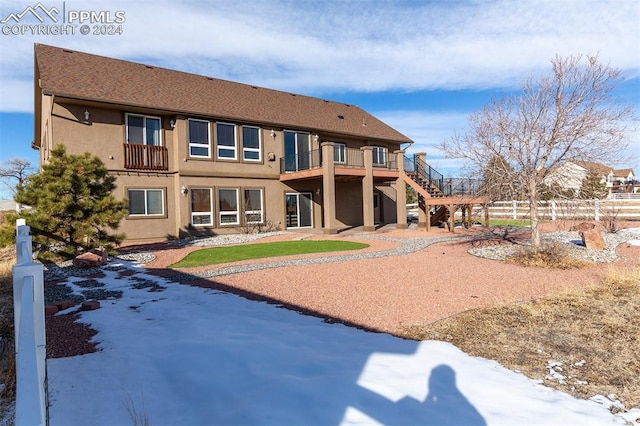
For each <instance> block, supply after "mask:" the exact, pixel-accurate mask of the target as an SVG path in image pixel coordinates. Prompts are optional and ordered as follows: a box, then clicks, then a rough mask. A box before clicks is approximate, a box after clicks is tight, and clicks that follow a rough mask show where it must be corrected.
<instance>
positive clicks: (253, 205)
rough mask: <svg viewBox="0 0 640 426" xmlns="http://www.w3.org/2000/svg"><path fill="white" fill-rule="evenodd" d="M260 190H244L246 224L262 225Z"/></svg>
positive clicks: (262, 211) (262, 214)
mask: <svg viewBox="0 0 640 426" xmlns="http://www.w3.org/2000/svg"><path fill="white" fill-rule="evenodd" d="M262 200H263V197H262V189H258V188H256V189H254V188H250V189H249V188H248V189H245V190H244V220H245V222H246V223H264V207H263V202H262Z"/></svg>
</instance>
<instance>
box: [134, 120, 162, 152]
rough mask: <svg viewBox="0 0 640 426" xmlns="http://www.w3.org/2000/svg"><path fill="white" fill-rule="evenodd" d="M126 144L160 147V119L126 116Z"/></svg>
mask: <svg viewBox="0 0 640 426" xmlns="http://www.w3.org/2000/svg"><path fill="white" fill-rule="evenodd" d="M126 127H127V143H131V144H136V145H152V146H161V145H162V140H161V135H160V117H151V116H148V115H138V114H126Z"/></svg>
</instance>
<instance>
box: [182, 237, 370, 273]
mask: <svg viewBox="0 0 640 426" xmlns="http://www.w3.org/2000/svg"><path fill="white" fill-rule="evenodd" d="M366 247H369V245H368V244H363V243H356V242H353V241H335V240H319V241H278V242H274V243H261V244H246V245H239V246H227V247H212V248H206V249H202V250H198V251H194V252H191V253H189V254H188V255H187V256H185V258H184V259H182V260H180V261H178V262H176V263H174V264H173V265H171V266H170V267H171V268H193V267H196V266H205V265H215V264H218V263H228V262H238V261H241V260H250V259H261V258H265V257H280V256H290V255H294V254H309V253H326V252H331V251H344V250H360V249H363V248H366Z"/></svg>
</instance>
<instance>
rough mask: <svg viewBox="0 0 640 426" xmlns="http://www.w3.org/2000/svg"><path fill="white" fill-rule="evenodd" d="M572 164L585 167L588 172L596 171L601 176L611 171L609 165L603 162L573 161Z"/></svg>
mask: <svg viewBox="0 0 640 426" xmlns="http://www.w3.org/2000/svg"><path fill="white" fill-rule="evenodd" d="M573 163H574V164H577V165H578V166H580V167H582V168H583V169H586V170H588V171H590V172H594V173H598V174H601V175H603V176H606V175H608V174H609V172H611V171H612V169H611V167H608V166H605V165H604V164H600V163H596V162H594V161H574V162H573Z"/></svg>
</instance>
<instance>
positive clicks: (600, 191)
mask: <svg viewBox="0 0 640 426" xmlns="http://www.w3.org/2000/svg"><path fill="white" fill-rule="evenodd" d="M608 194H609V190H608V189H607V185H606V184H605V183H604V182H603V181H602V176H601V175H600V174H598V173H597V172H593V171H590V172H589V173H588V174H587V176H586V177H585V178H584V179H582V185H581V186H580V198H582V199H584V200H598V199H602V198H606V197H607V195H608Z"/></svg>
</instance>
